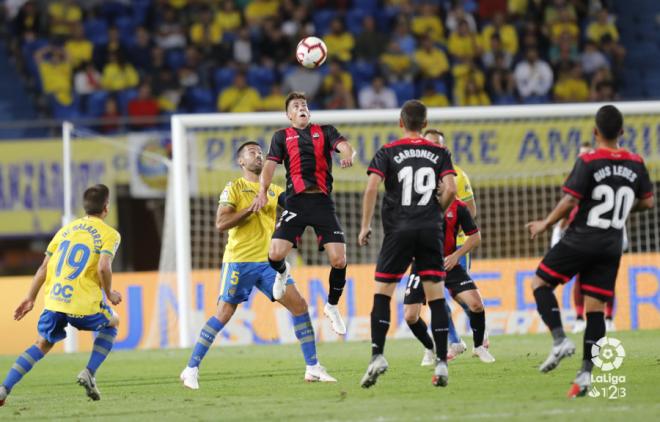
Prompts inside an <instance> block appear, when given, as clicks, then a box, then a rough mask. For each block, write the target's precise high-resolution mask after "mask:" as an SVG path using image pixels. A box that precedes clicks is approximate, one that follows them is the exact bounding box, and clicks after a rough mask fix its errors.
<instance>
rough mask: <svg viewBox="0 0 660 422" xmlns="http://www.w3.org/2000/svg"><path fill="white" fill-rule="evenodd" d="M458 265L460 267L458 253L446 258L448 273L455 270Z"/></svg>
mask: <svg viewBox="0 0 660 422" xmlns="http://www.w3.org/2000/svg"><path fill="white" fill-rule="evenodd" d="M456 265H458V255H457V254H456V253H453V254H451V255H449V256H446V257H445V270H446V271H451V270H453V269H454V267H455V266H456Z"/></svg>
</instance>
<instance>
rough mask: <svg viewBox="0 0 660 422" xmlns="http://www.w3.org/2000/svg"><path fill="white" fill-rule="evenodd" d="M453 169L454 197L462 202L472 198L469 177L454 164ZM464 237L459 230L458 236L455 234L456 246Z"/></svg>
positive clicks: (462, 241)
mask: <svg viewBox="0 0 660 422" xmlns="http://www.w3.org/2000/svg"><path fill="white" fill-rule="evenodd" d="M454 170H456V197H457V198H458V199H460V200H461V201H463V202H467V201H471V200H473V199H474V192H473V191H472V185H470V179H469V178H468V175H467V173H465V171H463V169H461V168H460V167H458V166H454ZM465 239H466V238H465V233H463V230H461V231H460V232H458V236H456V246H461V245H462V244H464V243H465Z"/></svg>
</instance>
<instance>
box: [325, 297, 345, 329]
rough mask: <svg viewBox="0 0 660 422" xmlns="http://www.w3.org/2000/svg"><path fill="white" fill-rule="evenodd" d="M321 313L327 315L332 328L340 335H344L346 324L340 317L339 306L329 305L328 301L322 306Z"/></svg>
mask: <svg viewBox="0 0 660 422" xmlns="http://www.w3.org/2000/svg"><path fill="white" fill-rule="evenodd" d="M323 314H324V315H325V316H326V317H328V319H329V320H330V323H331V324H332V330H333V331H334V332H335V333H337V334H339V335H340V336H343V335H346V325H345V324H344V320H343V319H342V318H341V314H340V313H339V306H337V305H331V304H329V303H326V304H325V307H324V308H323Z"/></svg>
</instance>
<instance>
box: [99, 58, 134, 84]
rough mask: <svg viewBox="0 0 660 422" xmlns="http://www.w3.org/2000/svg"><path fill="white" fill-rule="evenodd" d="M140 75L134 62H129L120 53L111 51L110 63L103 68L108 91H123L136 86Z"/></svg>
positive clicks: (103, 80) (104, 82) (103, 82)
mask: <svg viewBox="0 0 660 422" xmlns="http://www.w3.org/2000/svg"><path fill="white" fill-rule="evenodd" d="M138 82H139V77H138V74H137V71H136V70H135V68H134V67H133V65H132V64H130V63H127V62H126V61H125V60H124V57H123V56H122V55H120V54H118V53H110V57H109V59H108V64H106V65H105V67H104V68H103V77H102V84H103V88H104V89H106V90H108V91H123V90H124V89H128V88H135V87H136V86H137V85H138Z"/></svg>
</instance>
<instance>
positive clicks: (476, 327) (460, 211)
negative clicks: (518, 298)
mask: <svg viewBox="0 0 660 422" xmlns="http://www.w3.org/2000/svg"><path fill="white" fill-rule="evenodd" d="M461 231H462V232H463V233H465V236H466V237H467V238H466V239H465V242H464V243H463V245H462V246H461V247H460V248H459V247H457V245H456V238H457V236H458V233H459V232H461ZM444 232H445V241H444V254H445V262H444V264H445V270H446V271H447V278H446V279H445V286H446V287H447V290H449V292H450V293H451V295H452V297H453V298H454V299H455V300H457V301H459V302H460V303H462V304H465V305H467V307H468V309H469V312H467V314H468V316H469V318H470V327H471V328H472V339H473V341H474V348H473V350H472V353H473V355H474V356H477V357H479V359H481V361H482V362H485V363H492V362H495V358H494V357H493V356H492V355H491V354H490V352H489V351H488V348H486V347H484V333H485V331H486V311H485V309H484V302H483V300H482V298H481V295H480V294H479V290H477V285H476V284H475V283H474V281H473V280H472V277H470V274H468V272H467V269H466V268H464V267H463V266H462V265H461V262H460V261H461V258H462V257H463V256H465V255H466V254H467V253H470V252H471V251H473V250H474V249H475V248H476V247H477V246H479V243H481V233H480V232H479V228H478V227H477V224H476V223H475V222H474V219H473V218H472V215H471V214H470V210H469V209H468V207H467V205H466V204H465V202H463V201H461V200H459V199H455V200H454V202H452V203H451V205H450V206H449V208H447V209H446V210H445V221H444ZM417 271H418V270H417V268H416V265H414V264H413V270H412V272H411V274H410V277H409V278H408V285H407V286H406V295H405V297H404V299H403V304H404V305H403V313H404V318H405V320H406V323H408V326H409V327H410V329H411V331H412V332H413V334H414V335H415V337H417V339H418V340H419V341H420V342H421V343H422V344H423V345H424V348H425V349H426V352H425V356H424V357H425V358H426V357H427V355H433V354H434V352H433V349H434V345H433V340H432V339H431V336H429V333H428V330H427V327H426V323H425V322H424V320H423V319H422V318H421V317H420V314H421V311H422V305H423V304H424V303H425V302H426V298H425V296H424V290H423V288H422V286H420V276H419V275H417ZM425 361H426V359H425Z"/></svg>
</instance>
